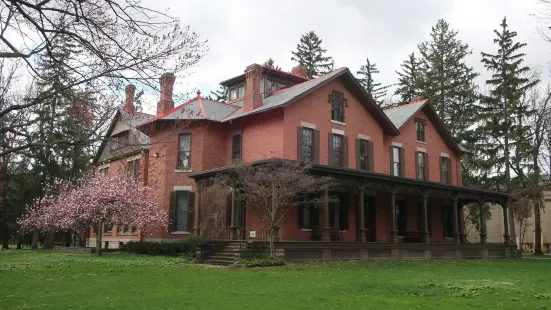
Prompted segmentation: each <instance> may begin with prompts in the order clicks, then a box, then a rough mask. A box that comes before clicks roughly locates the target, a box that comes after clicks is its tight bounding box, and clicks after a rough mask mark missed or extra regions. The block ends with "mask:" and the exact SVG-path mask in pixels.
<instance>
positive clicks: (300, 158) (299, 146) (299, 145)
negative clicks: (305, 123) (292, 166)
mask: <svg viewBox="0 0 551 310" xmlns="http://www.w3.org/2000/svg"><path fill="white" fill-rule="evenodd" d="M297 160H298V161H304V154H303V153H302V127H300V126H299V127H297Z"/></svg>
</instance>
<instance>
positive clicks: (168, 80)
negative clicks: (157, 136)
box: [157, 72, 176, 116]
mask: <svg viewBox="0 0 551 310" xmlns="http://www.w3.org/2000/svg"><path fill="white" fill-rule="evenodd" d="M174 80H176V77H175V76H174V74H173V73H169V72H167V73H163V75H161V78H160V79H159V83H160V84H161V100H159V103H157V116H159V115H162V114H165V113H166V112H168V111H169V110H170V109H172V108H174V101H173V100H172V90H173V89H174Z"/></svg>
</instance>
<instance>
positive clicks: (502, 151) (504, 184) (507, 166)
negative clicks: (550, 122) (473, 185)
mask: <svg viewBox="0 0 551 310" xmlns="http://www.w3.org/2000/svg"><path fill="white" fill-rule="evenodd" d="M500 27H501V28H500V29H499V30H494V33H495V35H496V38H495V39H494V43H495V44H496V45H497V46H496V52H495V53H494V54H490V53H482V63H483V64H484V67H485V68H486V69H488V71H490V72H491V73H492V77H491V79H489V80H487V81H486V84H487V85H488V87H489V88H490V92H489V94H488V95H485V96H482V98H481V101H480V107H479V110H480V112H481V113H480V126H479V127H478V128H477V131H478V133H479V135H480V136H482V137H484V138H485V139H484V141H479V143H478V144H477V150H478V152H479V154H480V159H479V160H480V162H481V171H482V180H483V181H484V182H485V183H489V184H493V185H494V186H495V187H496V188H498V189H502V188H505V189H507V191H508V192H511V189H512V186H513V185H512V179H511V169H513V170H514V172H515V175H516V178H515V182H516V183H517V184H518V185H520V186H527V182H529V178H527V177H526V175H525V171H526V169H527V168H529V167H528V163H529V162H530V159H531V145H530V138H529V130H528V128H527V118H528V117H529V116H530V115H531V114H532V113H533V111H532V110H531V109H530V108H529V106H528V104H527V103H526V100H522V99H523V96H525V95H526V92H527V91H528V90H529V89H530V88H532V87H534V86H535V85H536V84H537V83H538V80H537V79H529V78H528V76H527V75H528V73H529V71H530V68H529V67H528V66H525V65H524V64H523V62H524V56H525V54H524V53H523V52H521V49H522V48H523V47H525V46H526V43H521V42H518V41H516V36H517V33H516V31H510V30H509V26H508V24H507V19H506V18H505V17H504V18H503V20H502V23H501V24H500ZM511 154H513V156H511ZM536 182H538V181H536ZM513 215H514V214H513V209H512V208H509V223H510V224H509V225H510V228H511V229H510V231H511V237H512V240H513V242H515V235H516V234H515V223H514V216H513Z"/></svg>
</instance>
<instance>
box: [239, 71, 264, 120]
mask: <svg viewBox="0 0 551 310" xmlns="http://www.w3.org/2000/svg"><path fill="white" fill-rule="evenodd" d="M261 78H262V66H260V65H259V64H252V65H250V66H248V67H247V68H245V98H243V111H244V112H248V111H252V110H254V109H256V108H258V107H260V106H262V94H261V93H260V79H261Z"/></svg>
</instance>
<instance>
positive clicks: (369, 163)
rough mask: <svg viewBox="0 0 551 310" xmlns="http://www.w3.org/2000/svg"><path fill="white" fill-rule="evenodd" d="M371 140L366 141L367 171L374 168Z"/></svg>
mask: <svg viewBox="0 0 551 310" xmlns="http://www.w3.org/2000/svg"><path fill="white" fill-rule="evenodd" d="M374 167H375V166H374V158H373V142H371V141H367V171H373V170H374Z"/></svg>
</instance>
